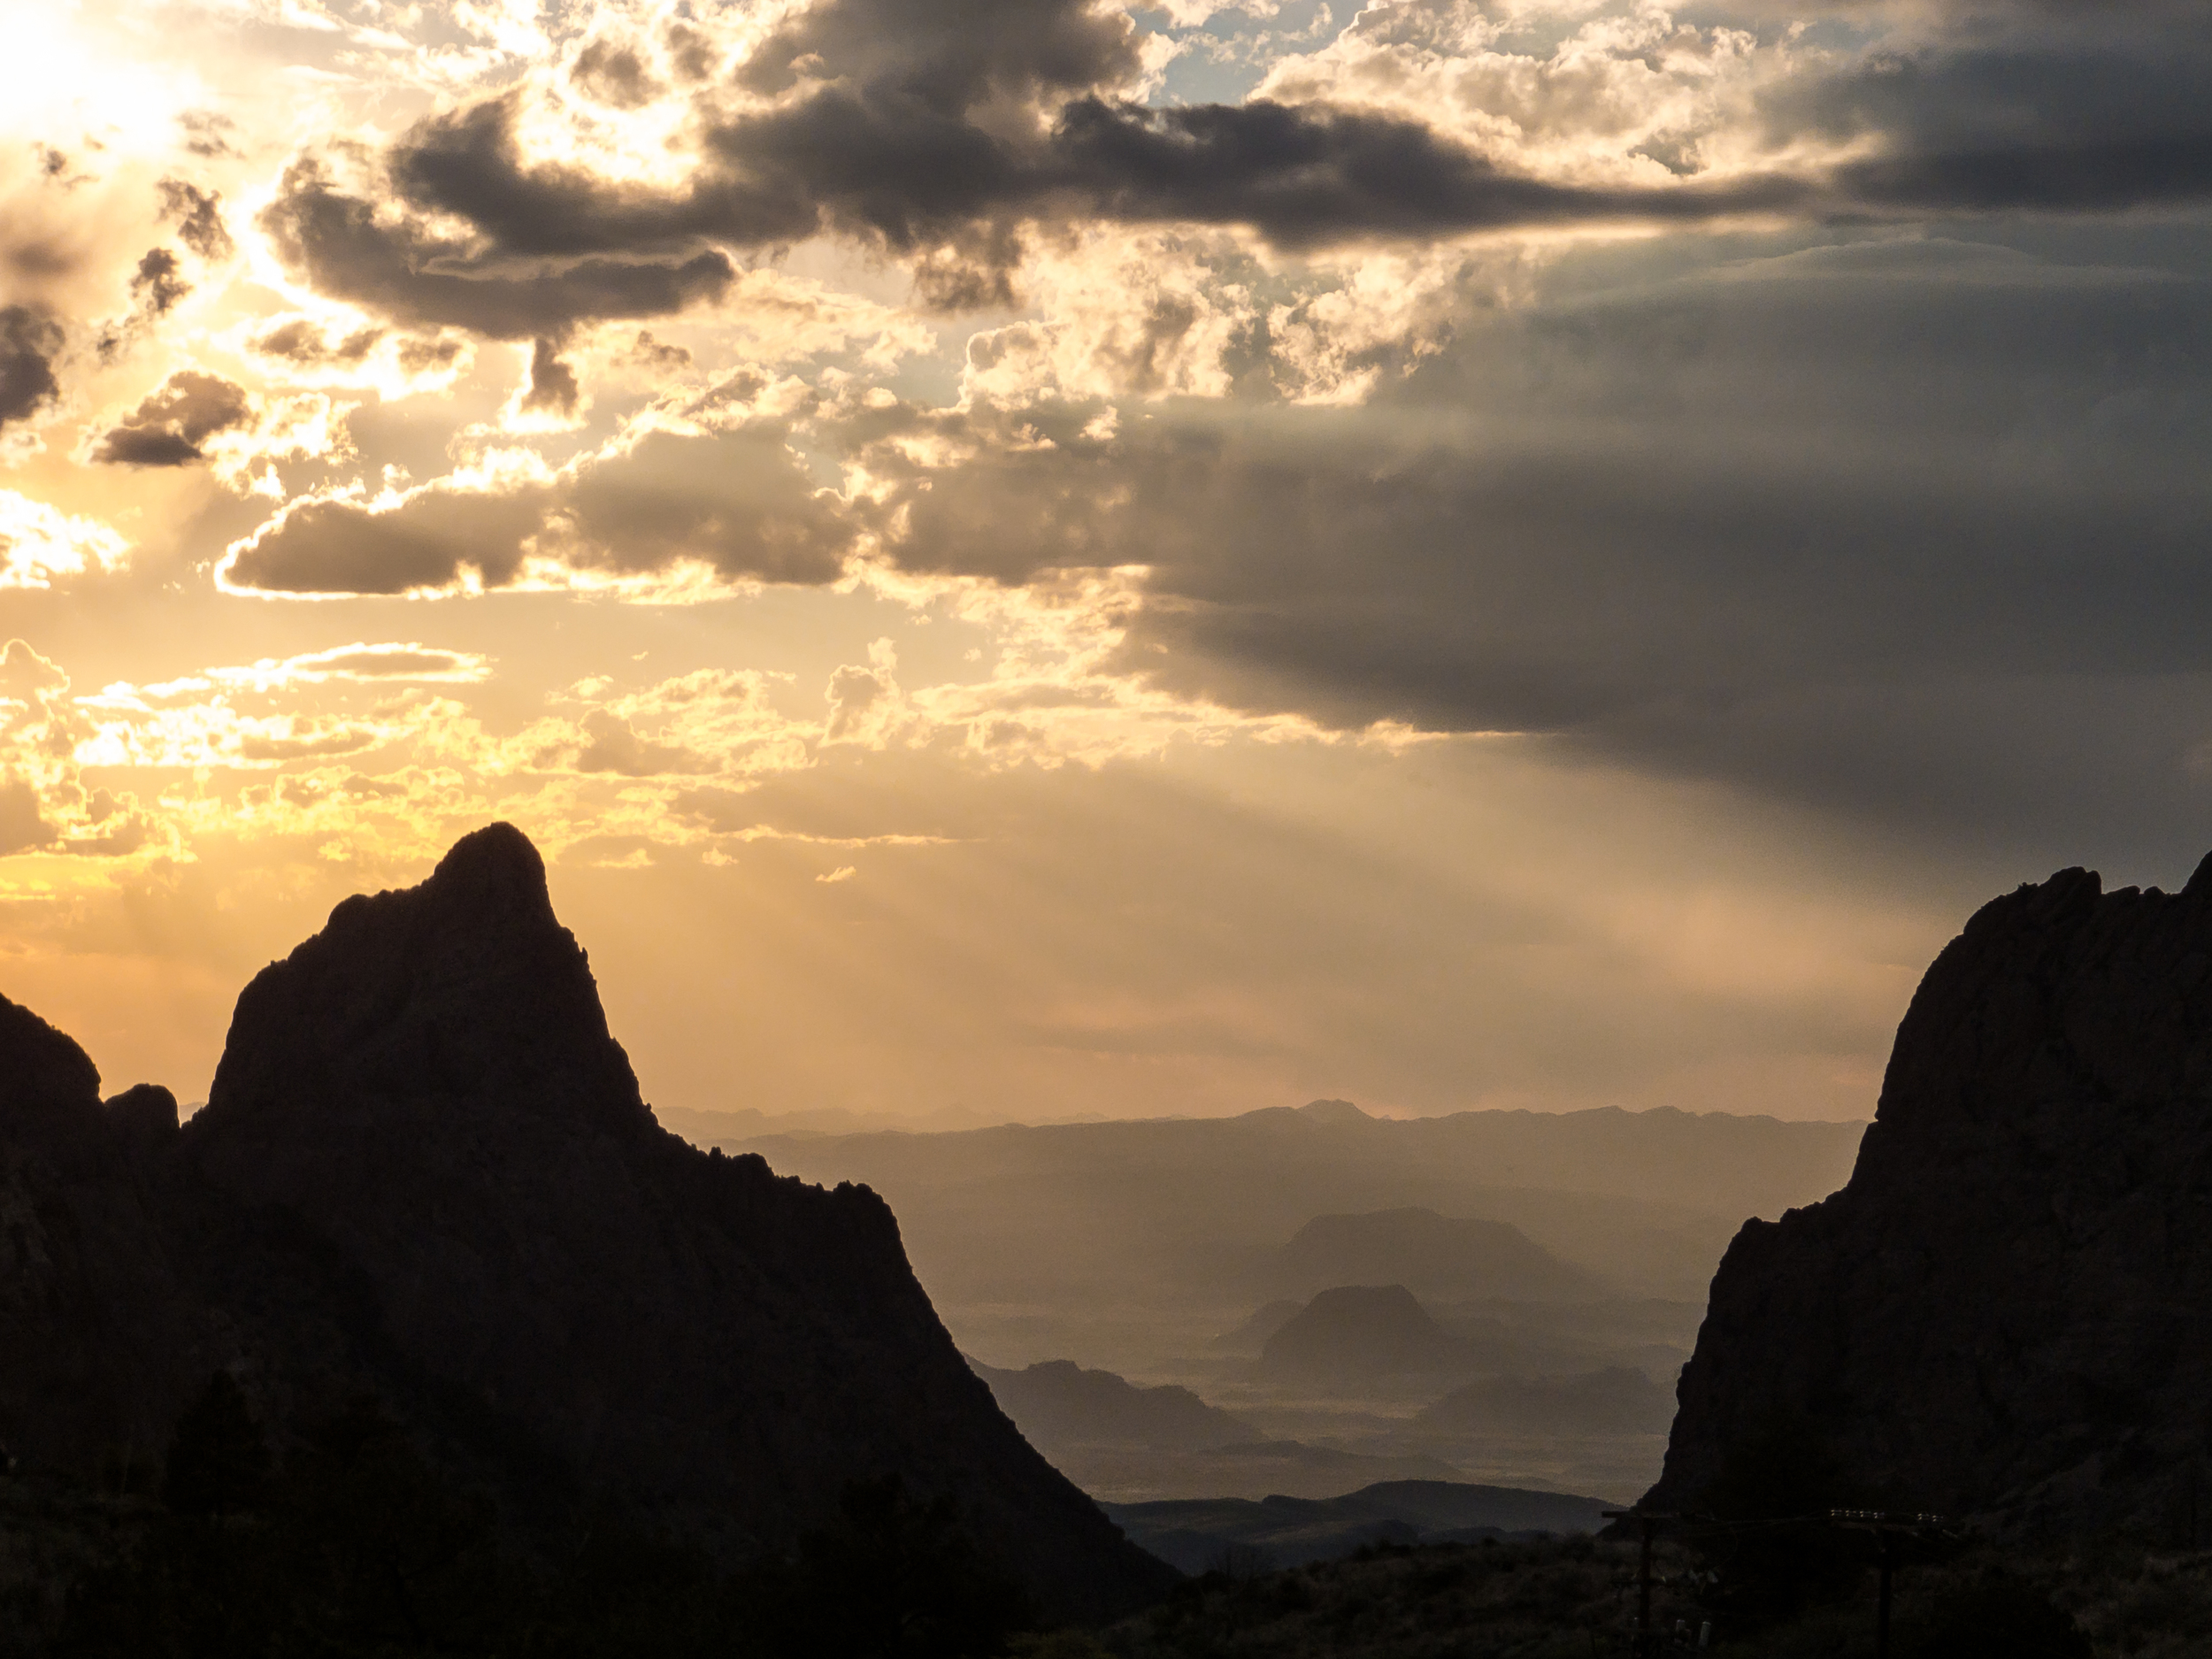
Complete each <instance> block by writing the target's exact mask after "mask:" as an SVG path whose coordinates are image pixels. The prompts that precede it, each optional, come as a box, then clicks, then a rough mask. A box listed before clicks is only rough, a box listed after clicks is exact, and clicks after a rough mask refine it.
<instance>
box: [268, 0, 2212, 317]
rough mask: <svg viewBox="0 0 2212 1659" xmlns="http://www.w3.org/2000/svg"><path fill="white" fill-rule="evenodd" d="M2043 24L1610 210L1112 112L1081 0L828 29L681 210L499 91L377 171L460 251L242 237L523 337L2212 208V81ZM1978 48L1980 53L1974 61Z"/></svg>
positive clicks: (1511, 176) (1476, 172) (290, 228)
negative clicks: (1734, 222) (534, 128)
mask: <svg viewBox="0 0 2212 1659" xmlns="http://www.w3.org/2000/svg"><path fill="white" fill-rule="evenodd" d="M2061 15H2062V14H2061V13H2059V12H2054V11H2050V10H2047V9H2038V8H2033V7H2031V8H2027V9H2026V11H2024V12H2021V11H2019V10H2018V9H1999V10H1997V11H1995V12H1992V11H1990V10H1988V9H1982V10H1980V11H1978V12H1975V13H1974V14H1973V16H1972V17H1971V18H1970V19H1967V21H1965V22H1961V23H1959V25H1958V27H1959V28H1960V30H1962V31H1964V30H1966V29H1967V27H1968V24H1969V23H1970V24H1971V27H1972V28H1973V29H1974V30H1978V32H1979V36H1980V37H1981V38H1982V39H1983V41H1984V43H1982V44H1980V45H1978V46H1974V47H1972V48H1971V49H1966V48H1961V47H1958V46H1956V45H1955V44H1945V43H1940V42H1939V43H1938V44H1935V45H1931V46H1927V47H1924V49H1922V50H1919V51H1918V52H1916V53H1915V54H1911V55H1907V56H1903V57H1898V56H1889V57H1879V56H1877V57H1873V58H1869V59H1868V60H1867V61H1865V62H1863V63H1862V64H1860V65H1855V66H1854V67H1851V68H1849V69H1847V70H1846V71H1843V72H1839V73H1833V74H1830V75H1827V76H1825V77H1824V78H1822V79H1818V80H1813V81H1805V82H1803V83H1791V84H1789V85H1787V86H1786V87H1784V88H1782V89H1780V90H1779V91H1777V92H1775V93H1773V94H1772V95H1770V98H1769V102H1768V107H1767V110H1766V116H1765V119H1766V121H1767V125H1768V128H1769V134H1770V138H1772V139H1773V140H1775V141H1776V142H1782V141H1786V140H1788V139H1791V138H1793V137H1798V136H1805V135H1824V136H1826V137H1828V138H1831V139H1847V138H1849V139H1861V140H1864V141H1866V142H1868V143H1870V146H1871V153H1870V154H1868V155H1867V156H1865V157H1863V158H1861V159H1858V160H1855V161H1854V162H1852V163H1851V164H1849V165H1846V166H1843V167H1841V168H1839V169H1838V170H1836V171H1834V172H1832V173H1819V172H1811V173H1799V174H1789V173H1779V172H1774V173H1757V172H1754V173H1749V174H1746V175H1739V176H1735V177H1732V178H1730V179H1728V180H1721V181H1711V182H1708V181H1702V180H1697V179H1695V178H1692V179H1689V180H1686V181H1684V182H1682V183H1679V184H1676V185H1671V186H1664V187H1648V188H1644V187H1635V188H1632V187H1622V188H1592V187H1582V186H1574V185H1567V184H1562V183H1556V182H1551V181H1548V180H1541V179H1537V178H1533V177H1529V176H1525V175H1523V174H1519V173H1513V172H1511V171H1509V170H1507V169H1504V168H1501V167H1499V166H1497V165H1494V164H1493V163H1491V162H1490V161H1488V160H1486V158H1484V157H1481V156H1479V155H1477V154H1474V153H1472V152H1471V151H1469V150H1465V149H1464V148H1463V147H1461V146H1460V145H1459V144H1457V143H1456V142H1453V141H1452V140H1450V139H1448V138H1447V137H1445V136H1444V135H1442V134H1440V133H1438V132H1436V131H1435V130H1433V129H1432V128H1430V127H1427V126H1425V125H1424V124H1422V123H1421V122H1419V121H1417V120H1413V119H1404V118H1402V117H1397V116H1386V115H1380V114H1375V113H1363V112H1359V111H1349V110H1342V109H1333V108H1330V107H1326V106H1323V105H1289V104H1279V103H1271V102H1268V101H1266V100H1255V101H1252V102H1248V103H1245V104H1233V105H1232V104H1196V105H1184V106H1177V107H1171V108H1164V109H1163V108H1151V107H1148V106H1146V105H1143V104H1138V103H1134V102H1132V101H1130V100H1129V98H1128V97H1127V96H1125V95H1126V92H1127V90H1128V89H1129V88H1131V87H1133V85H1134V83H1135V80H1136V77H1137V75H1138V73H1139V62H1138V56H1137V50H1136V46H1137V35H1136V34H1135V32H1134V31H1133V28H1132V27H1131V26H1130V25H1129V24H1128V22H1127V21H1126V19H1124V18H1121V17H1119V16H1117V15H1114V14H1111V13H1102V12H1094V10H1092V9H1091V8H1090V7H1089V6H1087V5H1086V4H1079V3H1077V0H1052V3H1051V4H1034V3H1033V0H1021V3H1017V0H960V3H959V4H941V5H933V6H927V7H918V6H913V5H910V4H893V3H892V0H831V3H830V4H823V5H819V6H817V7H814V8H812V9H811V10H809V11H807V12H802V13H801V14H799V15H798V16H797V17H796V18H795V19H791V20H789V21H788V22H787V23H786V24H785V25H784V26H783V27H782V28H781V29H780V31H779V32H777V33H776V34H774V35H772V36H771V37H770V38H769V39H768V40H767V41H765V42H764V43H762V44H761V45H760V46H759V47H758V48H757V50H755V51H754V53H753V55H752V57H751V58H749V60H748V61H746V62H745V63H744V64H743V65H741V67H740V69H739V70H738V72H737V78H738V80H739V81H740V82H741V84H742V85H744V86H745V87H746V88H748V89H749V90H750V91H752V92H754V93H756V94H764V95H769V96H773V97H775V98H776V99H777V100H778V102H776V103H774V104H769V105H765V106H763V107H760V108H757V109H755V110H753V111H748V112H744V113H741V114H734V115H732V114H720V115H718V114H717V113H716V112H715V109H714V106H713V105H712V104H710V103H703V104H701V105H700V111H699V112H700V119H701V122H702V130H703V133H704V134H705V136H704V139H703V148H702V151H701V158H700V162H699V165H698V166H697V167H696V169H695V172H694V173H693V175H692V177H691V178H690V179H689V180H687V182H686V183H685V185H683V186H682V187H681V188H678V189H675V190H662V189H655V188H646V187H643V186H639V185H635V184H630V183H624V182H619V181H615V180H608V179H605V178H603V177H601V176H599V175H597V174H595V173H592V172H590V171H589V170H588V169H587V168H585V167H582V166H579V165H536V164H533V163H531V162H529V161H527V160H526V158H525V157H523V156H522V154H521V152H520V150H519V148H518V144H517V142H516V140H515V135H514V134H515V127H516V119H517V115H518V109H519V105H518V101H517V100H518V98H519V96H521V95H520V94H518V93H514V94H508V95H504V96H501V97H498V98H494V99H490V100H488V101H485V102H481V103H479V104H474V105H472V106H468V107H465V108H463V109H460V110H457V111H453V112H451V113H449V114H446V115H442V116H439V117H435V118H432V119H427V120H425V121H423V122H421V123H420V124H419V125H418V126H417V127H415V128H414V129H412V130H411V132H410V133H409V134H406V136H405V137H404V138H403V139H402V140H401V141H400V142H398V143H397V144H396V145H395V146H394V147H393V149H392V150H391V152H390V154H389V156H388V158H387V160H388V172H389V178H390V182H391V185H392V188H394V189H395V190H396V192H397V194H398V196H400V197H401V198H402V199H403V201H404V202H405V203H407V204H409V205H410V206H411V207H412V208H414V209H416V210H419V211H427V212H433V213H436V214H441V215H449V216H454V217H457V218H458V219H461V220H464V221H465V222H466V223H468V224H469V225H470V226H472V227H474V230H475V232H476V234H475V236H474V237H472V239H470V240H469V241H467V242H465V243H459V242H452V241H449V240H446V239H442V238H441V237H439V236H436V235H434V234H432V233H430V232H429V231H427V230H426V229H424V228H422V227H421V226H420V225H419V223H416V222H414V221H410V220H401V221H398V222H381V221H380V220H379V219H376V218H375V217H374V216H373V213H372V211H371V204H368V203H366V202H365V201H362V200H358V199H356V198H354V197H350V196H345V195H343V194H342V193H340V192H338V191H337V190H336V189H335V188H334V187H332V186H331V185H330V184H329V183H328V181H327V180H325V179H324V178H323V177H322V176H321V175H320V174H319V173H317V172H315V171H314V170H313V169H311V168H307V169H302V170H297V171H296V173H295V176H294V177H293V178H292V180H290V181H288V187H287V189H286V192H285V194H284V196H282V197H281V198H280V201H279V202H278V203H277V204H276V205H274V206H273V207H272V208H271V209H270V210H269V211H268V213H267V214H266V216H265V221H264V222H265V224H267V225H268V226H269V227H270V228H271V229H272V230H273V232H275V233H276V234H277V235H278V240H279V243H280V248H281V249H282V250H283V251H284V252H285V253H286V254H287V256H288V258H289V259H290V260H291V262H292V263H293V264H294V265H296V267H298V268H300V269H302V270H303V272H304V273H307V274H308V275H309V276H310V277H311V279H312V280H315V281H316V282H317V284H318V285H319V286H320V287H323V288H325V289H326V291H329V292H333V293H337V294H342V295H343V296H346V297H349V298H353V299H357V300H360V301H362V302H364V303H372V304H375V305H378V306H380V307H381V308H383V309H385V310H386V311H389V312H390V313H391V314H393V315H395V316H400V317H404V318H408V319H414V320H440V321H445V322H450V323H454V324H456V325H458V326H465V327H471V328H475V329H478V330H480V331H482V332H499V333H500V334H501V335H502V337H505V338H518V337H523V336H526V335H529V334H558V333H559V332H560V331H561V328H562V327H563V326H565V324H567V323H569V322H572V321H576V320H582V319H590V318H597V317H632V316H635V317H646V316H652V315H657V314H660V313H662V312H664V311H673V310H676V309H679V308H680V307H681V306H682V305H684V304H686V303H690V302H692V301H694V300H698V299H703V298H710V297H712V296H713V295H714V294H716V293H718V292H719V290H720V287H721V286H722V284H724V283H725V282H726V280H728V267H727V266H726V264H718V263H715V262H717V261H719V260H720V259H721V255H720V254H719V253H718V252H716V251H714V250H716V249H717V248H718V247H736V248H759V247H768V246H775V245H780V244H785V243H788V242H792V241H795V240H798V239H801V238H803V237H805V236H808V235H810V234H815V233H816V232H818V231H820V230H823V229H830V230H833V231H836V232H838V233H841V234H847V235H851V236H855V237H857V238H860V239H863V240H864V241H868V242H873V243H875V244H876V245H878V246H879V247H881V248H883V249H884V250H887V251H888V252H890V253H893V254H895V255H897V256H901V257H908V258H910V259H913V260H915V261H917V268H916V270H917V278H918V288H919V289H920V292H921V295H922V297H923V298H924V299H926V300H928V301H931V302H933V303H939V304H941V305H946V306H951V307H959V306H963V305H972V304H977V303H990V302H1003V301H1006V300H1008V299H1010V298H1011V297H1012V296H1011V290H1010V280H1009V276H1008V273H1009V272H1010V269H1011V267H1012V266H1013V265H1016V264H1017V263H1018V259H1019V257H1020V247H1021V244H1020V234H1019V233H1020V229H1021V227H1022V226H1023V225H1025V224H1026V223H1028V222H1031V221H1036V220H1056V219H1083V218H1093V219H1110V220H1116V221H1120V222H1125V223H1169V222H1172V223H1187V224H1202V225H1236V226H1244V227H1250V228H1252V229H1255V230H1256V231H1258V232H1259V233H1260V234H1263V235H1264V236H1265V237H1267V238H1268V239H1269V240H1270V241H1271V242H1275V243H1276V244H1278V245H1279V246H1283V247H1286V248H1292V249H1304V248H1314V247H1319V246H1324V245H1327V244H1331V243H1337V242H1347V241H1353V240H1359V239H1367V238H1393V237H1396V238H1415V239H1418V238H1423V237H1430V236H1436V235H1442V234H1458V233H1463V232H1467V231H1474V230H1486V229H1506V228H1512V227H1540V226H1559V225H1572V224H1580V223H1597V222H1624V221H1647V222H1657V223H1678V224H1694V223H1705V222H1710V221H1715V220H1719V219H1729V218H1734V217H1740V216H1742V215H1745V214H1770V213H1786V214H1792V215H1796V216H1800V217H1806V218H1810V219H1837V218H1850V217H1852V216H1863V215H1873V216H1877V217H1894V216H1900V215H1901V216H1908V217H1910V216H1917V215H1922V214H1926V213H1932V212H1944V211H2017V210H2029V211H2066V212H2072V211H2107V210H2115V209H2122V208H2128V207H2134V206H2141V205H2145V204H2171V203H2177V202H2189V201H2197V200H2201V199H2204V198H2205V197H2207V196H2212V118H2208V117H2207V116H2206V115H2205V113H2204V111H2206V110H2207V109H2208V108H2212V56H2208V54H2207V53H2206V52H2205V51H2204V50H2201V49H2198V48H2195V47H2193V46H2192V45H2191V44H2189V43H2188V42H2186V41H2184V42H2183V43H2182V45H2181V46H2180V47H2179V48H2176V47H2175V45H2174V40H2175V31H2174V30H2173V29H2172V28H2171V27H2170V25H2167V26H2164V27H2152V26H2151V25H2152V24H2162V23H2163V21H2164V17H2165V14H2164V13H2162V12H2155V11H2154V10H2147V9H2141V8H2121V9H2119V12H2117V13H2116V14H2115V16H2116V17H2118V18H2119V19H2120V21H2118V22H2114V21H2112V20H2111V19H2107V21H2106V26H2105V27H2104V28H2103V29H2102V31H2101V32H2098V31H2093V30H2090V29H2088V28H2087V27H2085V26H2075V25H2069V26H2067V27H2059V26H2058V25H2056V24H2053V23H2052V22H2051V21H2050V19H2052V18H2054V17H2058V16H2061ZM2008 18H2009V19H2011V20H2010V21H2009V22H2008V21H2007V20H2006V19H2008ZM2146 18H2148V19H2151V24H2146V23H2145V22H2144V21H2143V19H2146ZM2023 19H2024V20H2023ZM1993 32H1994V34H1995V35H1996V36H1998V37H2000V38H2001V39H2002V42H2003V43H2002V44H2001V45H1991V44H1988V43H1987V38H1988V37H1990V36H1991V35H1992V33H1993ZM576 73H578V75H580V76H581V77H584V78H585V79H586V80H587V81H589V82H590V84H591V85H592V86H593V87H594V88H596V89H597V91H598V96H603V97H606V98H610V99H611V100H613V101H616V102H621V101H623V100H625V99H627V98H630V97H631V96H633V95H635V96H644V92H643V88H645V86H646V84H647V83H646V81H645V79H644V77H645V75H646V70H645V68H644V66H643V63H642V60H641V59H640V58H638V57H637V55H636V53H635V51H634V50H632V49H629V48H618V47H615V46H613V45H611V44H607V43H600V44H598V45H595V46H594V47H592V48H589V49H588V50H586V52H585V53H584V54H583V55H582V56H581V57H580V58H579V60H578V63H577V67H576ZM687 262H688V263H687ZM703 262H704V263H703ZM502 319H504V320H502Z"/></svg>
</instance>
